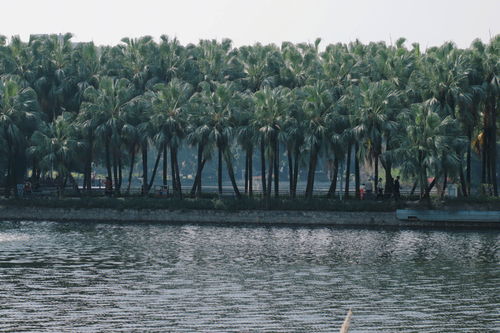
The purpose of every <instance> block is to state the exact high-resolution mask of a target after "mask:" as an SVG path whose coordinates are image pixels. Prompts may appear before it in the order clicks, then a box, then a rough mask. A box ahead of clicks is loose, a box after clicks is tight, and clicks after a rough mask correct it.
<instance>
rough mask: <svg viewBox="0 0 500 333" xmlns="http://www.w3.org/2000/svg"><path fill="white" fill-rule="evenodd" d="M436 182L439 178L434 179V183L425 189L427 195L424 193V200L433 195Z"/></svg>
mask: <svg viewBox="0 0 500 333" xmlns="http://www.w3.org/2000/svg"><path fill="white" fill-rule="evenodd" d="M436 181H437V177H434V179H432V181H431V183H430V184H429V186H427V187H426V188H425V193H424V196H423V198H429V197H430V193H431V191H432V188H433V187H434V185H436Z"/></svg>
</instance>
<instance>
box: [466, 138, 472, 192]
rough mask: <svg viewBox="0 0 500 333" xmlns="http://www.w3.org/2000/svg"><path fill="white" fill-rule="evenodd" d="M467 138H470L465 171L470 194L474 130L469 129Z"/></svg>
mask: <svg viewBox="0 0 500 333" xmlns="http://www.w3.org/2000/svg"><path fill="white" fill-rule="evenodd" d="M467 138H468V139H469V140H468V143H467V157H466V168H467V170H466V171H465V173H466V175H465V177H466V180H465V181H466V182H467V185H466V186H467V193H469V195H470V190H471V160H472V157H471V154H472V152H471V142H472V131H471V130H469V132H468V133H467Z"/></svg>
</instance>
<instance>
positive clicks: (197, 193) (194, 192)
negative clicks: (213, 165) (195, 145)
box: [190, 158, 207, 197]
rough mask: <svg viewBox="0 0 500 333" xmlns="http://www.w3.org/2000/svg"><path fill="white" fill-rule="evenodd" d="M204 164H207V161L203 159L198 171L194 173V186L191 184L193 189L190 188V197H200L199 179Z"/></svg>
mask: <svg viewBox="0 0 500 333" xmlns="http://www.w3.org/2000/svg"><path fill="white" fill-rule="evenodd" d="M206 162H207V159H206V158H204V159H203V161H201V164H200V166H199V168H200V171H199V172H198V171H197V172H196V177H195V179H194V184H193V187H192V188H191V193H190V195H191V196H192V197H194V196H196V197H200V196H201V178H202V172H203V167H204V166H205V163H206Z"/></svg>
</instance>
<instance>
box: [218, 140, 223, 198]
mask: <svg viewBox="0 0 500 333" xmlns="http://www.w3.org/2000/svg"><path fill="white" fill-rule="evenodd" d="M217 148H218V151H217V186H218V190H219V196H222V148H221V147H217Z"/></svg>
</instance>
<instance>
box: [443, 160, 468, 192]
mask: <svg viewBox="0 0 500 333" xmlns="http://www.w3.org/2000/svg"><path fill="white" fill-rule="evenodd" d="M461 164H462V163H460V171H459V177H460V187H461V188H462V195H463V196H464V197H467V196H468V192H467V183H466V182H465V175H464V170H463V169H462V165H461ZM445 182H446V181H445Z"/></svg>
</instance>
